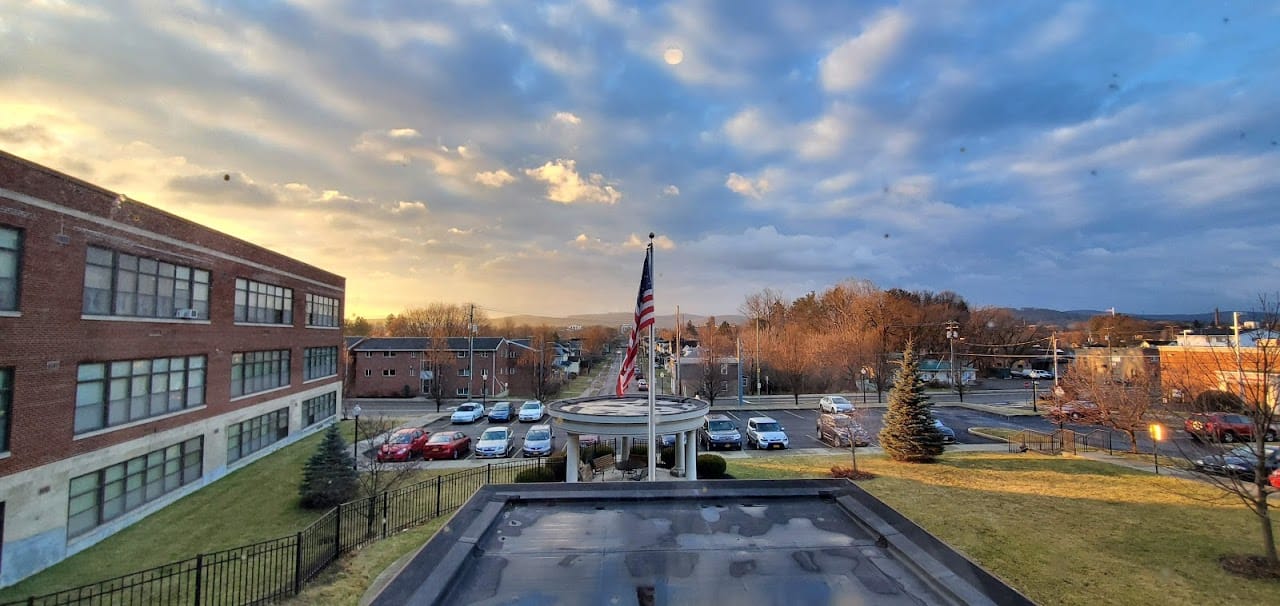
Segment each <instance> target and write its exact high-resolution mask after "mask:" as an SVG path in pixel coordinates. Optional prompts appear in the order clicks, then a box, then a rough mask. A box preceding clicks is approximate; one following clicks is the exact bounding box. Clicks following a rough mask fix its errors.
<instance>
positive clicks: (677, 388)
mask: <svg viewBox="0 0 1280 606" xmlns="http://www.w3.org/2000/svg"><path fill="white" fill-rule="evenodd" d="M683 349H684V344H683V343H681V342H680V306H679V305H677V306H676V346H675V347H674V348H672V350H671V357H672V359H674V360H675V361H676V370H675V373H673V375H674V376H675V378H676V384H675V385H673V386H672V389H671V393H673V394H676V395H677V396H683V395H684V386H683V385H681V384H680V353H681V350H683Z"/></svg>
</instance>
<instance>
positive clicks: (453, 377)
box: [347, 337, 553, 398]
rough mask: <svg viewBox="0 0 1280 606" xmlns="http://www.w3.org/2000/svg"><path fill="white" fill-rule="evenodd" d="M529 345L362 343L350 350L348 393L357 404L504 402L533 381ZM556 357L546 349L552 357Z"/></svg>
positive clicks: (533, 355) (496, 341)
mask: <svg viewBox="0 0 1280 606" xmlns="http://www.w3.org/2000/svg"><path fill="white" fill-rule="evenodd" d="M530 342H531V340H530V339H514V340H513V339H506V338H503V337H475V338H468V337H447V338H441V339H432V338H431V337H370V338H366V339H361V340H359V341H357V342H355V343H354V344H353V345H351V346H350V347H349V349H348V359H349V360H350V367H349V368H348V369H347V375H348V377H349V380H350V382H351V386H350V388H349V392H350V394H351V397H356V398H383V397H420V396H434V395H436V394H440V396H441V397H445V398H473V397H475V398H485V397H502V396H504V395H505V394H507V393H508V392H509V391H510V390H511V388H512V387H513V386H514V387H516V389H517V390H520V389H521V388H524V387H526V385H525V384H527V382H528V381H529V380H530V376H531V375H530V372H529V369H528V366H529V362H528V360H529V359H533V360H535V361H536V359H537V355H538V350H537V349H534V348H533V347H531V346H530ZM552 351H553V350H552V349H551V348H548V355H549V356H550V355H551V353H552ZM522 360H523V361H525V363H524V364H522ZM548 363H552V361H551V359H550V358H548ZM521 382H524V383H525V384H522V383H521Z"/></svg>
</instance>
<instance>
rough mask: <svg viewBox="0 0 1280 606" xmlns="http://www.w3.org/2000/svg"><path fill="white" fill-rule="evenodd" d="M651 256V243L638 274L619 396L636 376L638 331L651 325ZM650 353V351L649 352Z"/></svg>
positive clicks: (652, 315) (638, 344) (652, 317)
mask: <svg viewBox="0 0 1280 606" xmlns="http://www.w3.org/2000/svg"><path fill="white" fill-rule="evenodd" d="M652 258H653V244H650V245H649V248H648V249H646V250H645V253H644V273H642V274H640V294H638V295H636V328H635V330H633V331H631V339H630V340H629V341H627V357H625V358H623V359H622V370H621V371H619V372H618V388H617V393H618V395H619V396H622V395H624V394H626V392H627V385H630V384H631V380H632V379H634V378H635V376H636V356H637V355H638V354H639V350H640V332H641V331H643V330H644V329H646V328H649V327H650V326H653V319H654V309H653V269H652V267H651V266H650V265H649V260H650V259H652ZM650 355H652V352H650Z"/></svg>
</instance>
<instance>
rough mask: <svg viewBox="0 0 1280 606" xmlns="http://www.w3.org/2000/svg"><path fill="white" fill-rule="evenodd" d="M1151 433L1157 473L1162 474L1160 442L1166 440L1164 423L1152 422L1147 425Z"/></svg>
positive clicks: (1152, 451) (1152, 452)
mask: <svg viewBox="0 0 1280 606" xmlns="http://www.w3.org/2000/svg"><path fill="white" fill-rule="evenodd" d="M1147 433H1150V434H1151V454H1152V456H1154V457H1155V463H1156V475H1160V442H1163V441H1164V425H1161V424H1159V423H1152V424H1150V425H1148V426H1147Z"/></svg>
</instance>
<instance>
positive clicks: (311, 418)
mask: <svg viewBox="0 0 1280 606" xmlns="http://www.w3.org/2000/svg"><path fill="white" fill-rule="evenodd" d="M335 414H338V392H336V391H331V392H329V393H327V394H324V395H319V396H316V397H314V398H308V399H306V400H303V401H302V426H303V427H311V426H312V425H315V424H316V423H319V422H320V421H323V420H325V419H327V418H329V417H332V416H333V415H335Z"/></svg>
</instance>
